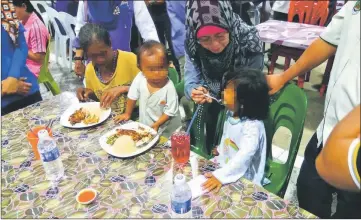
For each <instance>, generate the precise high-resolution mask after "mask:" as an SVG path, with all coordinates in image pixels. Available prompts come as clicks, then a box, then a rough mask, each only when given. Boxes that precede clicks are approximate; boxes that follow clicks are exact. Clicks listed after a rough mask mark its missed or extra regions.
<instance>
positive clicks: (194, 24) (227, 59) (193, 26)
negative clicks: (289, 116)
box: [185, 0, 263, 97]
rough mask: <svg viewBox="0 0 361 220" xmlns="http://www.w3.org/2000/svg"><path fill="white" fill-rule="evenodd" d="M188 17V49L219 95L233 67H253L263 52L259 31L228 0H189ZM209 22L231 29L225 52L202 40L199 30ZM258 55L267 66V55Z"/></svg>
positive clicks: (213, 90) (204, 76)
mask: <svg viewBox="0 0 361 220" xmlns="http://www.w3.org/2000/svg"><path fill="white" fill-rule="evenodd" d="M186 19H187V20H186V41H185V49H186V52H187V54H188V56H189V57H190V58H191V60H192V61H193V62H194V65H195V66H196V67H197V68H198V69H199V70H200V71H201V73H202V76H203V78H204V82H205V83H206V86H207V87H208V88H209V89H210V92H211V93H212V94H213V95H215V96H218V97H219V96H220V85H221V81H222V77H223V75H224V73H225V72H226V71H228V70H230V69H232V68H235V69H238V68H242V67H250V63H251V62H253V61H251V59H252V57H253V56H254V54H258V55H260V54H262V43H261V41H260V38H259V35H258V31H257V29H256V28H255V27H253V26H248V25H247V24H246V23H245V22H243V21H242V19H241V18H240V17H239V15H237V14H235V13H233V10H232V6H231V4H230V2H229V1H226V0H188V1H187V5H186ZM206 25H214V26H219V27H221V28H224V29H226V30H227V31H228V32H229V37H230V42H229V44H228V46H227V47H226V48H225V49H224V50H223V51H222V52H221V53H218V54H214V53H212V52H210V51H209V50H207V49H205V48H203V47H202V46H201V45H200V44H199V43H198V40H197V37H196V36H197V32H198V30H199V29H200V28H201V27H203V26H206ZM258 57H259V59H262V61H261V63H262V65H260V66H261V67H260V68H263V56H258Z"/></svg>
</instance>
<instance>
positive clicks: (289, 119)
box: [264, 84, 307, 198]
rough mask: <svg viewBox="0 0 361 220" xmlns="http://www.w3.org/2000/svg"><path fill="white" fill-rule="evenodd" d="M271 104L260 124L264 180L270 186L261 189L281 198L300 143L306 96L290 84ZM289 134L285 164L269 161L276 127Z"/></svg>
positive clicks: (305, 110)
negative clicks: (264, 147) (264, 143)
mask: <svg viewBox="0 0 361 220" xmlns="http://www.w3.org/2000/svg"><path fill="white" fill-rule="evenodd" d="M276 96H278V97H276V100H275V101H274V102H273V103H272V104H271V107H270V112H269V118H268V119H267V120H265V121H264V123H265V128H266V135H267V163H266V168H265V177H267V178H268V179H269V180H271V183H270V184H268V185H266V186H265V187H264V188H265V189H267V190H268V191H270V192H272V193H274V194H276V195H278V196H279V197H281V198H283V197H284V194H285V192H286V189H287V186H288V182H289V180H290V177H291V174H292V169H293V165H294V163H295V160H296V157H297V152H298V148H299V146H300V143H301V138H302V133H303V127H304V122H305V118H306V112H307V97H306V94H305V93H304V91H303V90H302V89H300V88H299V87H297V86H296V85H294V84H288V85H287V86H285V87H284V88H283V89H282V90H281V91H280V92H279V94H277V95H276ZM281 126H283V127H285V128H287V129H289V130H290V131H291V133H292V139H291V144H290V149H289V155H288V159H287V161H286V163H285V164H281V163H279V162H277V161H274V160H273V158H272V139H273V136H274V134H275V132H276V131H277V129H278V128H279V127H281Z"/></svg>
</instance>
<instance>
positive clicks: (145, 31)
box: [133, 1, 159, 42]
mask: <svg viewBox="0 0 361 220" xmlns="http://www.w3.org/2000/svg"><path fill="white" fill-rule="evenodd" d="M133 3H134V16H135V24H136V25H137V27H138V30H139V32H140V35H141V36H142V38H143V40H144V41H147V40H155V41H158V42H159V38H158V34H157V29H156V28H155V25H154V22H153V19H152V17H151V16H150V14H149V11H148V8H147V5H146V4H145V2H144V1H133Z"/></svg>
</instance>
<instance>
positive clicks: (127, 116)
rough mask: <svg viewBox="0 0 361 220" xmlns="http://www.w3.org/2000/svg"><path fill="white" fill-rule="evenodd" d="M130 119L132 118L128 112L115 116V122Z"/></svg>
mask: <svg viewBox="0 0 361 220" xmlns="http://www.w3.org/2000/svg"><path fill="white" fill-rule="evenodd" d="M129 119H130V115H129V114H127V113H124V114H121V115H117V116H115V117H114V118H113V120H114V122H115V123H120V122H122V121H129Z"/></svg>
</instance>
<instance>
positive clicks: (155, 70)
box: [140, 49, 168, 85]
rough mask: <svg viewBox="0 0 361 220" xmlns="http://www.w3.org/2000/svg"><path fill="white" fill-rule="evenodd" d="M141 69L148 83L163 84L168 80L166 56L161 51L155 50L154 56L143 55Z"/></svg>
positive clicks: (145, 53)
mask: <svg viewBox="0 0 361 220" xmlns="http://www.w3.org/2000/svg"><path fill="white" fill-rule="evenodd" d="M141 56H142V57H141V59H140V69H141V70H142V72H143V74H144V76H145V78H147V81H148V83H152V84H156V85H157V84H162V83H164V82H165V81H166V80H167V79H168V69H167V65H165V64H164V58H165V57H164V56H165V54H164V53H163V51H162V50H161V49H154V52H153V54H151V55H149V54H147V52H144V53H143V54H141Z"/></svg>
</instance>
